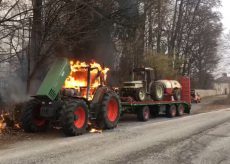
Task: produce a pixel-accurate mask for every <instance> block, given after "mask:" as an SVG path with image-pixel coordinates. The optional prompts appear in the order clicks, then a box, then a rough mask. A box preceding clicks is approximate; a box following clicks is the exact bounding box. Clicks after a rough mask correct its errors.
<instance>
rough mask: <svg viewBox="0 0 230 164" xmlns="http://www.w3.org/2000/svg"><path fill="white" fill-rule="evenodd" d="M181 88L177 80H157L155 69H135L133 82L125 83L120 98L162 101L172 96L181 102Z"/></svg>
mask: <svg viewBox="0 0 230 164" xmlns="http://www.w3.org/2000/svg"><path fill="white" fill-rule="evenodd" d="M181 88H182V87H181V84H180V83H179V82H178V81H176V80H155V75H154V71H153V68H149V67H146V68H135V69H133V72H132V81H127V82H124V83H123V86H122V87H121V88H120V96H121V97H132V98H133V99H134V100H136V101H144V100H147V99H152V100H155V101H161V100H163V99H165V98H168V97H170V98H171V96H173V98H174V100H180V99H181Z"/></svg>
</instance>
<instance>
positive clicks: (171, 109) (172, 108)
mask: <svg viewBox="0 0 230 164" xmlns="http://www.w3.org/2000/svg"><path fill="white" fill-rule="evenodd" d="M166 114H167V117H169V118H172V117H175V116H176V114H177V109H176V105H174V104H173V105H170V106H169V107H168V109H167V111H166Z"/></svg>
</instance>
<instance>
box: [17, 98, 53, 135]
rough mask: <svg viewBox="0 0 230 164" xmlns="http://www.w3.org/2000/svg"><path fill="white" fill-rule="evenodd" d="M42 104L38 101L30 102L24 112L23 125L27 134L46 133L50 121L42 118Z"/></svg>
mask: <svg viewBox="0 0 230 164" xmlns="http://www.w3.org/2000/svg"><path fill="white" fill-rule="evenodd" d="M40 109H41V104H40V102H39V101H37V100H31V101H29V102H28V103H27V104H26V105H25V107H24V110H23V112H22V117H21V123H22V128H23V129H24V131H25V132H30V133H35V132H41V131H45V130H46V129H47V128H48V125H49V121H47V120H45V119H43V118H41V117H40Z"/></svg>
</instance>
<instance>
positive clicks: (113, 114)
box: [21, 58, 121, 136]
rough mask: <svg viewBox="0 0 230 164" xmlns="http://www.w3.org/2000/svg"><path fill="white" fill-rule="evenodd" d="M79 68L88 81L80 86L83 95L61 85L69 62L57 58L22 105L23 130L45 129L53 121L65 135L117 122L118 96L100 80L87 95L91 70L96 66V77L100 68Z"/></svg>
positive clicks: (89, 87)
mask: <svg viewBox="0 0 230 164" xmlns="http://www.w3.org/2000/svg"><path fill="white" fill-rule="evenodd" d="M82 69H84V70H85V71H86V74H85V76H86V77H85V78H86V79H87V85H86V86H84V87H83V88H82V90H84V91H86V96H82V94H81V93H79V90H76V89H75V88H65V87H63V86H64V83H65V81H66V79H67V78H68V76H69V75H70V73H71V65H70V61H69V60H68V59H67V58H58V59H56V61H55V62H54V64H53V65H52V67H51V68H50V70H49V71H48V73H47V75H46V77H45V78H44V80H43V82H42V84H41V86H40V88H39V89H38V91H37V94H36V95H35V96H32V97H33V99H32V100H30V101H29V102H27V103H26V105H25V107H24V109H23V112H22V117H21V124H22V128H23V129H24V131H25V132H40V131H45V130H46V129H47V128H48V127H49V125H51V124H52V123H55V124H56V123H59V125H60V126H61V127H62V130H63V132H64V134H65V135H66V136H75V135H80V134H83V133H85V132H86V131H87V129H88V128H89V126H93V127H95V128H100V129H113V128H115V127H116V126H117V124H118V121H119V118H120V112H121V103H120V99H119V96H118V95H117V94H116V92H114V91H113V90H112V89H111V88H109V87H107V86H106V85H104V83H103V82H101V84H100V85H99V86H98V87H97V88H95V91H94V93H93V98H92V99H91V98H89V94H90V92H91V88H92V87H93V86H92V84H91V81H92V80H91V77H92V76H91V72H92V71H93V70H94V72H95V70H97V77H98V78H100V73H101V72H100V70H99V69H98V68H97V67H93V68H92V67H91V66H86V67H84V68H82ZM76 77H77V75H76ZM101 81H103V79H102V80H101Z"/></svg>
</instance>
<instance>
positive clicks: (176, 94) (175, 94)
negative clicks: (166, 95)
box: [173, 88, 181, 101]
mask: <svg viewBox="0 0 230 164" xmlns="http://www.w3.org/2000/svg"><path fill="white" fill-rule="evenodd" d="M173 98H174V100H176V101H180V100H181V89H179V88H175V89H174V90H173Z"/></svg>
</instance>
